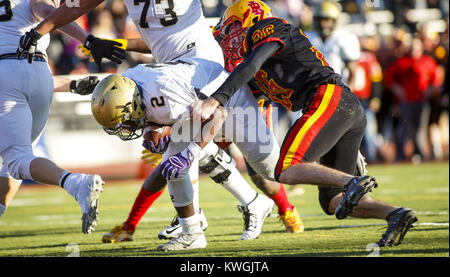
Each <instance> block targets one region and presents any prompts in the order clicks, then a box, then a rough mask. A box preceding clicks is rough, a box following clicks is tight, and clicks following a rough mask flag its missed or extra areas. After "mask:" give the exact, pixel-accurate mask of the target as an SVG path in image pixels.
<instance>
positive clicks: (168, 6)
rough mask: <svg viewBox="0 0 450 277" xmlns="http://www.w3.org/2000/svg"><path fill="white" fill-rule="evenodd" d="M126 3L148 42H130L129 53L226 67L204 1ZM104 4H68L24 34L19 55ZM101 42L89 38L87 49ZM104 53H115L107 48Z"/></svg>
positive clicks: (128, 0)
mask: <svg viewBox="0 0 450 277" xmlns="http://www.w3.org/2000/svg"><path fill="white" fill-rule="evenodd" d="M123 1H124V3H125V5H126V6H127V10H128V13H129V15H130V17H131V19H132V20H133V22H134V23H135V25H136V27H137V29H138V30H139V33H140V34H141V36H142V38H143V40H144V41H145V43H146V45H144V44H143V43H142V41H141V40H139V39H137V40H132V41H128V45H127V50H130V51H144V52H145V51H148V49H150V50H151V53H152V55H153V57H154V58H155V60H156V62H167V61H170V60H174V59H176V58H178V57H181V56H183V57H197V58H198V57H201V58H204V59H207V60H213V61H216V62H217V63H219V64H221V65H223V56H222V52H221V50H220V47H219V45H218V44H217V43H216V42H215V41H214V37H213V36H212V34H211V29H210V28H209V26H208V24H207V22H206V19H205V17H204V16H203V12H202V9H201V1H200V0H188V1H186V0H141V1H135V0H123ZM102 2H104V0H84V1H80V5H79V7H75V6H72V5H68V3H67V2H66V3H65V4H63V5H61V6H60V7H59V8H58V9H57V10H56V11H55V12H53V13H52V14H51V15H50V16H48V17H47V18H45V19H44V20H43V21H42V22H41V23H40V24H39V25H37V26H36V27H35V28H34V29H32V30H31V32H28V33H26V34H25V35H24V37H23V39H22V40H21V42H20V45H19V53H21V52H23V51H29V50H30V47H31V45H34V44H37V42H38V40H39V39H40V37H41V36H42V35H44V34H47V33H49V32H50V31H52V30H54V29H55V28H58V27H60V26H64V25H65V24H67V23H69V22H72V21H73V20H75V19H77V18H78V17H79V16H81V15H82V14H84V13H86V12H88V11H89V10H91V9H93V8H95V7H96V6H98V5H99V4H100V3H102ZM97 40H98V39H97V38H94V37H91V38H88V40H87V41H86V43H85V46H87V48H88V49H89V48H90V45H91V44H92V42H93V41H97ZM112 46H114V45H112ZM117 46H118V45H117ZM122 46H123V45H122ZM111 49H116V48H114V47H112V48H111ZM103 50H104V51H111V50H110V49H106V48H105V49H103ZM98 55H101V53H98ZM93 57H94V58H97V57H96V56H94V55H93ZM104 57H105V56H104ZM108 58H109V57H108ZM100 59H101V57H100Z"/></svg>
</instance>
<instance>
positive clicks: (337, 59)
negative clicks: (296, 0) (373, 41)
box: [305, 0, 361, 88]
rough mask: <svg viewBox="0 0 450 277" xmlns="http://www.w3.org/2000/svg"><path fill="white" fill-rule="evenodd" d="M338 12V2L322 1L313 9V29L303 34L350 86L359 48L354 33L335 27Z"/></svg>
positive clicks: (339, 7) (353, 76)
mask: <svg viewBox="0 0 450 277" xmlns="http://www.w3.org/2000/svg"><path fill="white" fill-rule="evenodd" d="M340 14H341V6H340V4H339V3H337V2H336V1H334V0H326V1H323V2H322V3H321V4H320V5H318V6H317V7H316V9H315V11H314V30H312V31H308V32H305V34H306V36H307V37H308V39H309V40H310V41H311V43H312V45H314V46H315V47H316V48H317V49H319V51H321V52H322V54H323V55H324V57H325V59H326V60H327V62H328V63H329V64H330V66H331V67H332V68H333V69H334V71H335V72H336V73H338V74H340V75H341V76H342V77H343V80H344V82H346V83H347V84H348V86H349V87H350V88H352V87H353V83H354V78H355V71H356V67H357V65H356V62H357V60H358V59H359V58H360V57H361V50H360V45H359V40H358V38H357V37H356V35H354V34H353V33H351V32H349V31H346V30H342V29H339V28H336V27H337V24H338V19H339V16H340Z"/></svg>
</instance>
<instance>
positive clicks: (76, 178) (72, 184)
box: [59, 171, 88, 199]
mask: <svg viewBox="0 0 450 277" xmlns="http://www.w3.org/2000/svg"><path fill="white" fill-rule="evenodd" d="M87 177H88V175H86V174H80V173H71V172H69V171H64V172H63V174H61V178H60V179H59V186H60V187H61V188H63V189H65V190H66V191H67V192H68V193H69V194H70V195H72V196H73V197H74V198H75V199H76V195H77V192H78V187H79V186H80V184H81V183H83V182H86V181H87V180H86V178H87Z"/></svg>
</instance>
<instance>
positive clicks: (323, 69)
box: [243, 18, 341, 111]
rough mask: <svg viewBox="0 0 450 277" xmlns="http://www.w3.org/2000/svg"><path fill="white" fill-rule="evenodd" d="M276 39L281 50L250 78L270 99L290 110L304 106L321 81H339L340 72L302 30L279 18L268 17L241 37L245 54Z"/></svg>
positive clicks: (296, 109) (246, 55) (338, 82)
mask: <svg viewBox="0 0 450 277" xmlns="http://www.w3.org/2000/svg"><path fill="white" fill-rule="evenodd" d="M273 41H276V42H278V43H280V45H281V48H280V50H279V51H278V52H277V53H275V54H274V55H273V56H272V57H270V58H269V59H267V61H266V62H265V63H264V64H263V65H262V67H261V69H260V70H259V71H258V72H257V73H256V74H255V76H254V78H253V80H254V81H255V83H256V85H257V86H258V88H259V89H260V90H261V91H262V92H264V93H265V94H267V95H268V96H269V97H270V99H271V100H272V101H273V102H275V103H278V104H280V105H282V106H284V107H285V108H286V109H288V110H290V111H298V110H300V109H302V108H304V106H305V104H306V101H307V99H308V97H309V96H310V95H312V93H314V92H315V90H316V88H317V86H318V85H319V84H322V83H326V82H329V81H330V80H334V81H333V82H335V83H336V82H337V84H341V83H340V80H341V77H340V75H338V74H336V73H335V72H334V71H333V69H332V68H331V67H330V66H329V65H328V63H327V61H326V60H325V59H324V57H323V55H322V53H320V51H319V50H317V49H316V48H315V47H314V46H313V45H312V44H311V43H310V42H309V40H308V38H307V37H306V36H305V34H304V33H303V31H302V30H300V29H299V28H297V27H295V26H293V25H290V24H288V23H287V22H286V21H285V20H284V19H281V18H267V19H264V20H261V21H258V22H256V23H255V25H253V26H252V27H250V28H249V30H248V32H247V34H246V36H245V39H244V42H243V43H244V45H243V46H244V51H245V54H244V56H245V57H248V56H250V55H251V53H252V51H253V50H255V49H256V48H257V47H258V46H259V45H261V44H263V43H268V42H273Z"/></svg>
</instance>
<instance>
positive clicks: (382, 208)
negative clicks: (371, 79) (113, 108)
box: [163, 0, 417, 246]
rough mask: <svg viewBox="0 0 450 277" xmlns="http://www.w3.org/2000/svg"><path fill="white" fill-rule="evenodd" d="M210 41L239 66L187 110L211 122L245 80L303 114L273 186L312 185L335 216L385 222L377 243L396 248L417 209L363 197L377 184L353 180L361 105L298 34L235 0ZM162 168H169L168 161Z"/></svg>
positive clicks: (254, 4) (262, 9) (261, 7)
mask: <svg viewBox="0 0 450 277" xmlns="http://www.w3.org/2000/svg"><path fill="white" fill-rule="evenodd" d="M215 36H216V37H217V36H218V37H219V41H220V45H221V47H222V50H223V52H224V55H225V56H226V57H227V58H229V59H231V60H233V59H238V58H243V61H242V63H240V64H239V65H238V66H237V67H236V68H235V69H234V71H233V72H232V73H231V74H230V76H229V77H228V78H227V80H226V81H225V82H224V83H223V84H222V86H221V87H219V88H218V89H217V91H216V92H215V93H213V94H212V95H211V96H210V97H209V98H208V99H206V100H202V101H199V102H197V103H195V104H194V105H193V108H192V110H193V111H194V115H193V116H194V117H195V116H199V117H200V116H201V118H202V120H207V119H209V118H210V116H211V115H212V114H213V112H214V111H215V109H216V108H217V107H219V106H223V105H225V104H226V103H227V101H228V100H229V99H230V97H231V96H232V95H233V94H234V93H235V92H236V91H237V90H238V89H239V88H240V87H242V86H243V85H244V84H246V83H247V82H249V81H250V80H253V81H254V82H255V83H256V84H257V86H258V88H259V89H260V90H261V91H263V92H264V93H265V94H267V95H268V96H269V97H270V99H271V100H272V101H273V102H275V103H279V104H281V105H283V106H284V107H285V108H287V109H288V110H290V111H298V110H300V109H302V110H303V116H302V117H300V118H299V119H298V120H297V121H296V122H295V124H293V125H292V126H291V128H290V130H289V131H288V133H287V135H286V137H285V139H284V142H283V144H282V146H281V154H280V158H279V161H278V164H277V168H276V174H275V175H276V179H277V181H279V182H282V183H285V184H293V185H294V184H314V185H317V186H318V188H319V201H320V204H321V206H322V208H323V210H324V211H325V212H326V213H327V214H330V215H331V214H335V215H336V217H337V218H338V219H343V218H346V217H347V216H348V215H351V216H354V217H360V218H380V219H386V220H387V221H388V229H387V231H386V232H385V233H384V234H383V237H382V239H381V240H380V241H379V242H378V244H379V245H380V246H385V245H398V244H400V243H401V242H402V240H403V238H404V235H405V234H406V232H407V231H408V229H409V228H411V227H412V225H413V223H414V222H415V221H417V217H416V215H415V212H414V211H412V210H411V209H408V208H405V207H402V208H399V207H394V206H392V205H389V204H386V203H383V202H380V201H378V200H375V199H373V198H372V197H370V196H368V195H366V194H367V193H368V192H369V191H371V190H372V189H373V188H375V187H376V186H377V183H376V181H375V178H373V177H371V176H354V174H355V172H356V162H357V156H358V151H359V147H360V144H361V140H362V137H363V134H364V128H365V125H366V118H365V115H364V111H363V108H362V107H361V104H360V102H359V101H358V98H357V97H356V95H354V94H353V93H352V92H351V90H350V89H349V88H348V87H347V86H345V84H343V82H342V80H341V76H340V75H339V74H336V73H335V72H334V71H333V69H332V68H331V67H329V66H328V63H327V62H326V60H325V59H324V58H323V56H322V54H321V53H320V51H318V50H317V49H316V48H315V47H314V46H313V45H312V44H311V43H310V42H309V40H308V38H307V37H306V36H305V35H304V33H303V32H302V30H300V29H298V28H297V27H295V26H292V25H290V24H288V23H287V22H286V21H285V20H283V19H281V18H274V17H272V15H271V11H270V8H269V7H268V6H267V5H266V4H265V3H263V2H261V1H259V0H240V1H237V2H235V3H234V4H232V5H231V6H230V7H228V9H227V10H226V11H225V14H224V15H223V17H222V19H221V22H220V23H219V24H218V26H216V28H215ZM177 155H178V154H177ZM319 160H320V162H321V164H318V163H315V162H316V161H319ZM163 166H165V167H168V168H169V170H167V171H170V169H172V167H171V165H170V162H165V163H164V165H163ZM166 177H167V176H166Z"/></svg>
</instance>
